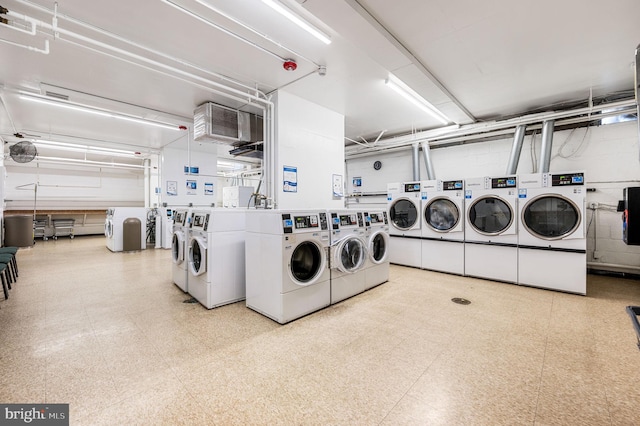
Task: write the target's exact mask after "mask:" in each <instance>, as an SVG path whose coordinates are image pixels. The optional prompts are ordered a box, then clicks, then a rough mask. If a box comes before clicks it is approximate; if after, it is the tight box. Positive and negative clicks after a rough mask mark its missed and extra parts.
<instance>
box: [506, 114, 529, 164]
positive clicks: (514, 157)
mask: <svg viewBox="0 0 640 426" xmlns="http://www.w3.org/2000/svg"><path fill="white" fill-rule="evenodd" d="M526 130H527V126H525V125H524V124H521V125H520V126H518V127H516V133H515V134H514V135H513V146H512V147H511V156H510V157H509V164H507V171H506V174H508V175H513V174H515V173H516V171H517V170H518V162H519V161H520V153H521V152H522V144H523V143H524V134H525V132H526Z"/></svg>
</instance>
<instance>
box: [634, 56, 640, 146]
mask: <svg viewBox="0 0 640 426" xmlns="http://www.w3.org/2000/svg"><path fill="white" fill-rule="evenodd" d="M635 88H636V104H638V107H637V111H638V136H639V137H640V44H639V45H638V47H636V73H635ZM638 143H639V144H640V139H639V140H638Z"/></svg>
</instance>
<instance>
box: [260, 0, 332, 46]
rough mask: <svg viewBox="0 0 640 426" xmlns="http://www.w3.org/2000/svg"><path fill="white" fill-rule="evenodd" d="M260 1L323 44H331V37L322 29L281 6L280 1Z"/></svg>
mask: <svg viewBox="0 0 640 426" xmlns="http://www.w3.org/2000/svg"><path fill="white" fill-rule="evenodd" d="M262 2H263V3H264V4H266V5H267V6H269V7H270V8H272V9H273V10H275V11H276V12H278V13H279V14H281V15H282V16H284V17H286V18H287V19H289V20H290V21H291V22H293V23H294V24H296V25H297V26H299V27H300V28H302V29H303V30H305V31H306V32H308V33H309V34H311V35H313V36H314V37H315V38H317V39H318V40H320V41H322V42H323V43H324V44H331V39H330V38H329V36H328V35H327V34H325V33H323V32H322V31H320V30H319V29H317V28H316V27H314V26H313V25H311V24H310V23H308V22H307V21H305V20H304V19H302V18H301V17H300V16H298V15H296V14H295V13H293V12H292V11H291V10H289V9H288V8H286V7H285V6H283V5H282V4H281V3H280V2H278V1H276V0H262Z"/></svg>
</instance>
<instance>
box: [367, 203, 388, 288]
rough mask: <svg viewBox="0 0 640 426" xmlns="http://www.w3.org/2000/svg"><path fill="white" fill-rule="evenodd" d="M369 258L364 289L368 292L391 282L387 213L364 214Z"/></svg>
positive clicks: (372, 211)
mask: <svg viewBox="0 0 640 426" xmlns="http://www.w3.org/2000/svg"><path fill="white" fill-rule="evenodd" d="M364 224H365V234H364V238H365V242H366V244H367V258H366V260H365V263H364V267H363V269H364V288H365V290H368V289H370V288H373V287H375V286H377V285H380V284H382V283H386V282H387V281H389V220H388V219H387V212H386V211H374V210H370V211H368V212H365V213H364Z"/></svg>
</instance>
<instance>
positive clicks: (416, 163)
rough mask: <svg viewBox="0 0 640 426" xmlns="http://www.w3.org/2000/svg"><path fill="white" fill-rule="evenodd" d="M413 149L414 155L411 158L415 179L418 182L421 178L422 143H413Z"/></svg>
mask: <svg viewBox="0 0 640 426" xmlns="http://www.w3.org/2000/svg"><path fill="white" fill-rule="evenodd" d="M412 147H413V150H412V153H413V154H412V156H411V159H412V160H413V180H414V182H417V181H419V180H420V157H419V150H420V145H419V144H417V143H414V144H413V145H412Z"/></svg>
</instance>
